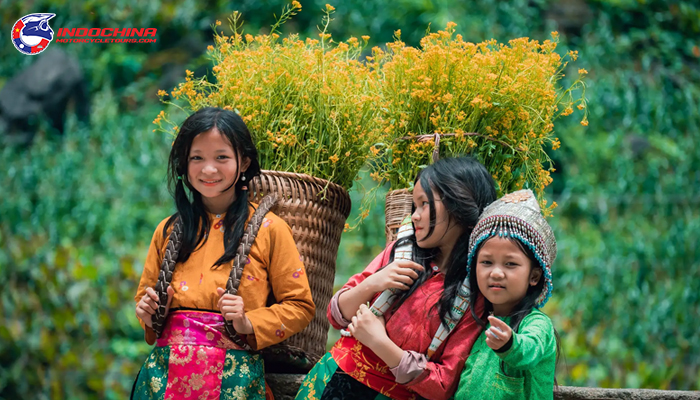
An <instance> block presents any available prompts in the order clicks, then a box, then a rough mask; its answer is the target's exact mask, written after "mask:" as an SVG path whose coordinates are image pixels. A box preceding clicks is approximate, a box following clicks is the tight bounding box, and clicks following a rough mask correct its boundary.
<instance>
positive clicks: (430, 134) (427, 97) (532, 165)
mask: <svg viewBox="0 0 700 400" xmlns="http://www.w3.org/2000/svg"><path fill="white" fill-rule="evenodd" d="M455 26H456V24H454V23H449V24H448V25H447V27H446V29H445V30H441V31H438V32H435V33H428V34H427V35H426V36H425V37H424V38H423V39H422V40H421V48H420V49H418V48H414V47H409V46H406V45H405V44H404V43H403V42H401V36H400V35H401V33H400V31H397V32H396V35H395V41H394V42H392V43H389V44H388V45H387V50H386V51H385V52H384V51H382V50H380V49H377V48H375V51H374V54H373V56H374V59H373V62H376V63H378V64H379V65H380V69H379V71H380V72H381V76H380V79H381V82H382V84H381V88H382V101H383V106H382V109H383V110H384V112H383V114H382V115H380V116H379V117H378V121H379V125H380V127H381V129H382V130H383V134H384V136H385V138H384V142H383V143H384V144H383V145H381V146H376V147H373V148H372V149H371V150H372V151H373V152H374V153H375V154H377V158H376V160H375V161H374V165H373V166H374V172H373V173H372V177H373V178H374V179H375V180H376V181H379V182H387V181H388V182H389V183H390V185H391V188H392V189H402V188H410V187H411V186H412V180H413V178H414V177H415V176H416V174H417V173H418V171H419V170H420V169H421V168H424V167H425V166H426V165H428V164H430V163H431V158H432V156H433V153H434V152H436V153H437V154H439V156H440V157H448V156H456V155H462V154H472V155H474V156H475V157H476V158H477V159H478V160H479V161H480V162H482V163H483V164H484V165H486V167H487V169H488V170H489V171H490V172H491V174H492V175H493V177H494V179H495V180H496V183H497V189H498V194H499V196H500V195H502V194H505V193H507V192H511V191H514V190H517V189H520V188H522V187H523V186H524V185H525V184H526V183H527V185H528V186H529V187H530V188H532V189H533V190H534V191H535V192H536V193H537V195H538V198H539V199H540V202H541V203H542V205H543V206H544V205H545V204H546V200H544V198H543V191H544V188H545V187H546V186H547V185H548V184H549V183H550V182H551V181H552V178H551V176H550V172H551V171H553V170H554V169H553V168H552V166H551V160H550V158H549V157H548V155H547V153H546V152H545V150H546V149H548V148H549V147H550V146H551V148H552V149H556V148H557V147H558V146H559V141H558V139H557V138H555V137H554V135H553V127H554V125H553V121H554V120H555V119H556V118H558V117H559V116H567V115H570V114H572V113H573V108H574V107H576V108H578V109H579V110H582V109H585V108H586V100H585V97H584V94H585V84H584V82H583V80H582V77H583V76H584V75H585V73H586V71H585V70H579V77H578V79H576V80H575V81H574V83H573V84H572V85H571V86H570V87H568V88H566V89H562V88H560V87H559V86H558V83H559V81H560V79H561V77H562V76H563V70H564V68H565V66H566V64H567V63H568V61H569V59H570V60H575V59H576V56H577V54H576V53H575V52H570V53H569V54H567V55H566V56H565V57H564V58H562V57H561V56H560V55H559V54H557V53H556V52H555V48H556V45H557V34H556V32H554V33H553V39H554V40H546V41H544V42H543V43H539V42H538V41H535V40H529V39H527V38H520V39H514V40H511V41H510V42H509V43H508V44H507V45H505V44H500V43H498V42H496V41H495V40H489V41H485V42H482V43H478V44H474V43H469V42H465V41H464V40H463V39H462V37H461V35H455ZM577 88H581V89H583V90H582V94H581V96H580V97H578V98H574V97H573V93H574V91H575V90H576V89H577ZM586 115H587V114H586V113H585V112H584V117H583V120H582V121H581V123H582V124H583V125H587V124H588V122H587V117H586ZM436 134H437V136H436ZM437 140H439V145H438V146H436V141H437ZM544 208H545V207H543V209H544ZM552 208H553V207H550V208H549V210H548V211H550V212H551V209H552Z"/></svg>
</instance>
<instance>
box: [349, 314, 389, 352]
mask: <svg viewBox="0 0 700 400" xmlns="http://www.w3.org/2000/svg"><path fill="white" fill-rule="evenodd" d="M348 330H349V331H350V333H351V334H352V335H353V336H354V337H355V339H357V340H359V341H360V342H361V343H362V344H364V345H365V346H367V347H369V348H372V347H375V346H376V345H377V344H378V343H381V342H382V341H383V340H385V339H388V336H387V334H386V322H385V321H384V317H377V316H376V315H374V313H373V312H372V311H370V309H369V308H368V307H367V306H366V305H364V304H362V305H361V306H360V309H359V310H357V313H356V315H355V316H354V317H352V322H351V323H350V325H348Z"/></svg>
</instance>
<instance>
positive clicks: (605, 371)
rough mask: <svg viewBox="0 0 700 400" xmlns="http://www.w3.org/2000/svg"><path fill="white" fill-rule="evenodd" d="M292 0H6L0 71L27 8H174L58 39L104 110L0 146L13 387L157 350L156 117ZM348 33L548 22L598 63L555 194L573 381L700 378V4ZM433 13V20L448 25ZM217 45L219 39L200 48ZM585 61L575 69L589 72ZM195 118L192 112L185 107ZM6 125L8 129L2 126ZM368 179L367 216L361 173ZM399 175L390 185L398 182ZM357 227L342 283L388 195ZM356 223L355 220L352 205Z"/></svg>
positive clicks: (373, 248) (651, 383)
mask: <svg viewBox="0 0 700 400" xmlns="http://www.w3.org/2000/svg"><path fill="white" fill-rule="evenodd" d="M325 2H326V1H315V2H311V1H302V3H303V7H304V10H303V11H302V13H301V14H299V15H298V16H297V17H296V18H295V19H294V20H292V21H290V22H289V23H287V24H286V25H285V29H288V30H293V31H298V32H301V33H302V34H305V35H309V36H315V35H316V33H317V31H316V25H317V24H318V23H319V21H320V15H321V8H322V6H323V4H325ZM282 4H283V2H281V1H253V0H243V1H240V2H236V3H228V2H224V1H220V0H217V1H209V2H204V3H197V2H193V1H187V2H184V3H181V2H174V1H155V2H135V1H133V0H118V1H117V2H116V3H107V2H103V1H96V0H91V1H86V2H65V1H59V0H43V1H36V2H11V1H8V0H0V8H2V10H3V13H2V16H1V17H0V23H1V25H2V29H0V43H5V45H3V46H2V47H1V48H0V86H1V85H3V84H4V82H6V81H7V79H9V78H10V77H11V76H12V75H13V74H15V73H17V72H18V71H20V70H21V69H22V68H23V67H25V66H27V65H29V64H30V63H31V62H32V61H34V58H33V57H27V56H23V55H21V54H20V53H18V52H17V51H15V49H14V48H13V47H12V46H11V45H9V35H8V33H9V32H10V26H11V25H12V24H13V23H14V21H15V20H16V19H17V18H19V17H21V16H23V15H25V14H28V13H31V12H54V13H56V14H57V16H56V18H54V20H52V26H53V28H54V30H57V28H58V27H150V26H153V27H157V28H158V30H159V35H158V42H157V43H156V44H148V45H140V44H139V45H137V44H112V45H88V44H59V43H55V42H54V43H52V44H51V46H52V47H54V46H55V47H60V48H62V49H64V50H65V51H67V52H70V53H71V54H73V55H75V56H76V57H77V58H78V59H79V60H80V61H81V64H82V66H83V68H84V70H85V73H86V77H87V79H88V81H89V83H90V87H91V95H92V110H93V111H92V115H91V121H92V124H91V126H90V128H79V127H78V124H77V122H76V121H75V118H74V117H69V119H68V123H67V129H66V132H67V133H66V134H65V135H64V137H56V136H55V135H54V134H52V133H51V132H50V131H48V129H47V128H46V127H43V128H42V132H41V133H40V134H39V135H38V136H37V138H36V140H35V143H34V145H33V146H32V147H31V148H3V149H1V150H0V165H2V168H1V169H0V171H2V172H1V173H0V188H2V199H1V200H0V283H1V284H2V285H3V290H2V292H0V309H2V320H0V365H1V368H0V399H16V398H37V399H47V398H52V399H53V398H71V399H93V398H106V399H121V398H125V397H126V396H127V394H128V392H129V390H130V388H131V383H132V382H133V378H134V377H135V375H136V372H137V371H138V368H139V366H140V364H141V362H142V361H143V360H144V358H145V356H146V354H147V353H148V351H149V347H148V346H147V345H146V344H145V343H144V342H143V340H142V331H141V329H140V327H139V326H138V324H137V322H136V319H135V317H134V306H133V305H134V303H133V300H132V299H133V294H134V292H135V289H136V284H137V281H138V278H139V276H140V273H141V269H142V265H143V260H144V258H145V253H146V249H147V245H148V242H149V240H150V238H151V235H152V233H153V229H154V228H155V226H156V224H157V223H158V222H159V221H160V220H161V219H162V218H164V217H165V216H167V215H168V214H169V213H171V212H172V211H173V205H172V201H171V200H170V198H169V195H168V193H167V191H166V188H165V160H166V157H167V153H168V151H169V149H170V141H171V138H169V137H163V136H162V135H157V134H153V133H152V132H151V130H152V128H153V127H152V125H151V123H150V122H151V120H152V119H153V118H154V117H155V116H156V114H157V113H158V111H159V110H160V109H161V106H160V105H159V104H157V103H156V99H157V97H156V95H155V91H156V90H157V89H166V90H167V89H170V88H171V86H173V85H174V83H176V81H177V79H180V77H182V76H184V70H185V68H189V69H192V70H195V71H196V73H197V74H198V75H204V74H206V72H207V66H208V62H207V60H206V59H205V58H204V57H202V55H201V51H203V49H204V48H206V44H207V43H209V42H211V36H212V35H211V28H210V25H211V24H213V23H214V22H215V21H216V20H217V19H219V20H222V21H225V20H226V17H227V15H229V13H230V12H231V11H233V9H234V8H235V9H238V10H240V11H242V12H243V16H244V18H245V19H246V20H247V28H246V29H247V30H248V31H249V32H254V31H255V30H257V29H260V28H263V29H264V28H265V27H269V25H270V24H271V23H272V21H273V20H274V17H273V14H274V13H279V10H281V8H282ZM334 5H335V6H336V8H337V13H336V14H335V16H336V18H337V19H338V20H339V21H336V23H334V24H333V26H334V28H335V29H336V31H334V32H333V35H334V37H336V38H339V39H341V38H345V37H347V36H349V35H355V36H359V35H363V34H368V35H370V36H371V37H372V39H371V40H372V41H374V43H375V44H379V43H382V42H386V41H389V40H391V38H392V36H393V34H394V31H395V30H396V29H401V30H402V38H403V39H404V40H405V41H406V42H407V43H409V44H413V45H416V44H417V43H416V40H417V39H418V38H420V37H422V35H423V33H424V31H425V29H427V27H428V25H429V24H432V26H433V27H435V28H438V27H442V26H444V25H445V23H446V22H447V21H450V20H452V21H455V22H457V24H458V27H457V30H458V32H459V33H461V34H463V35H464V37H465V39H466V40H470V41H482V40H484V39H488V38H491V37H494V38H496V39H498V40H508V39H510V38H514V37H520V36H529V37H532V38H536V39H540V40H542V39H545V38H547V37H549V31H550V30H557V29H558V30H559V32H560V34H561V37H562V41H561V45H560V46H561V51H562V52H564V51H566V50H568V49H572V50H578V51H579V56H580V60H579V62H577V63H576V64H577V65H578V66H579V67H583V68H586V69H587V70H588V71H589V75H590V79H589V85H590V86H589V88H588V98H589V100H590V102H589V105H590V109H589V121H590V125H589V126H588V127H585V128H584V127H582V126H580V125H577V124H576V123H571V122H569V123H566V122H563V123H561V124H559V125H556V126H555V131H556V133H557V135H558V136H559V138H560V140H561V143H562V148H561V149H560V150H557V151H555V152H552V153H551V156H552V157H553V159H554V160H555V162H556V165H555V166H556V168H557V172H556V174H555V175H554V183H553V184H552V185H551V186H550V193H549V197H550V198H552V199H553V200H555V201H557V203H558V204H559V207H558V208H557V209H555V216H554V217H553V218H551V219H550V221H551V223H552V225H553V226H554V229H555V233H556V234H557V237H558V243H559V249H560V250H559V258H558V259H557V261H556V263H555V266H554V274H555V292H554V298H553V301H551V302H550V303H549V304H548V305H547V307H546V308H545V311H546V312H547V313H549V314H550V315H551V316H552V317H553V320H554V322H555V325H556V327H557V329H558V330H559V332H560V334H561V337H562V346H563V350H564V356H565V359H564V360H563V361H564V362H562V363H561V364H560V369H559V373H558V378H559V382H560V384H564V385H588V386H603V387H646V388H667V389H684V390H698V389H700V357H699V355H700V321H699V320H698V318H697V316H698V315H700V279H698V277H699V276H700V261H698V260H700V254H699V252H698V246H697V238H698V237H699V236H700V211H698V209H699V206H700V152H699V151H698V150H697V149H696V148H695V146H696V144H697V143H698V142H699V140H700V49H698V46H700V40H699V39H700V6H698V5H697V2H694V1H669V2H665V1H659V0H588V1H585V0H566V1H558V2H555V1H549V0H529V1H525V0H509V1H502V2H491V1H486V0H473V1H470V2H452V1H448V0H432V1H424V0H399V1H395V2H382V1H369V2H368V1H362V2H361V1H359V0H348V1H345V2H343V4H334ZM435 28H433V30H435ZM198 49H201V50H198ZM574 72H575V71H571V72H570V73H569V75H571V76H574V75H575V74H574ZM181 117H184V115H183V116H181ZM3 134H5V133H4V132H0V135H3ZM358 183H359V184H358V185H356V189H354V190H353V192H352V193H351V197H352V199H353V206H354V210H353V215H352V216H351V219H353V218H354V217H355V216H356V215H357V208H358V206H359V203H360V202H361V200H362V195H363V192H362V189H361V188H362V187H363V186H365V187H367V188H369V187H370V186H371V185H372V182H371V180H369V179H368V178H367V177H366V176H364V177H363V178H362V180H361V181H360V182H358ZM380 193H381V191H380ZM378 200H379V201H378V202H377V203H375V205H373V208H372V210H371V214H370V217H369V218H368V219H367V220H365V222H364V224H363V225H361V226H360V227H359V228H358V229H355V230H353V231H350V232H347V233H345V234H344V235H343V239H342V242H341V248H340V251H339V256H338V273H337V275H336V286H339V285H342V284H343V283H344V282H345V281H346V280H347V278H348V277H349V276H350V275H352V274H353V273H356V272H359V271H360V270H361V269H362V268H364V266H365V265H366V264H367V263H368V262H369V261H370V260H371V259H372V258H373V257H374V255H375V254H376V253H377V252H378V251H379V250H380V249H381V248H382V247H383V246H384V231H383V206H384V205H383V201H381V200H382V199H381V197H380V198H379V199H378ZM349 222H352V221H349Z"/></svg>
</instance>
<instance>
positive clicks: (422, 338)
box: [296, 157, 496, 400]
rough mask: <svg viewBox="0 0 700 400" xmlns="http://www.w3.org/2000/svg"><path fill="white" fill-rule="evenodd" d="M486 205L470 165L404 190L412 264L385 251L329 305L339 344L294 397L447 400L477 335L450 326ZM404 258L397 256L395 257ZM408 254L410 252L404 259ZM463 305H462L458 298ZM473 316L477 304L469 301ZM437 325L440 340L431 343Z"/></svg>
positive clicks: (480, 179)
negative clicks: (389, 299)
mask: <svg viewBox="0 0 700 400" xmlns="http://www.w3.org/2000/svg"><path fill="white" fill-rule="evenodd" d="M495 198H496V192H495V189H494V182H493V179H492V178H491V175H490V174H489V173H488V171H487V170H486V168H484V166H483V165H481V164H480V163H478V162H477V161H475V160H474V159H472V158H469V157H463V158H449V159H442V160H440V161H438V162H436V163H435V164H433V165H431V166H429V167H427V168H425V169H424V170H422V171H421V173H420V174H419V175H418V177H416V180H415V185H414V189H413V214H412V221H413V227H414V232H415V233H414V235H413V236H411V237H410V238H409V239H408V240H409V241H410V242H411V243H412V244H414V245H415V246H413V251H412V253H413V254H412V259H413V261H409V260H405V259H401V258H403V257H399V254H398V251H397V252H396V253H397V254H396V256H397V257H396V259H394V255H395V254H394V253H395V250H396V249H397V248H404V247H405V246H404V245H405V243H404V242H402V241H401V240H399V241H397V242H396V243H393V244H390V245H389V246H388V247H387V248H386V249H385V250H384V251H383V252H382V253H381V254H380V255H379V256H377V257H376V258H375V259H374V261H372V263H370V265H369V266H368V267H367V268H366V269H365V270H364V271H363V272H362V273H360V274H357V275H355V276H353V277H352V278H351V279H350V281H349V282H348V283H346V284H345V285H344V286H343V287H342V289H340V290H339V291H338V293H336V294H335V296H334V297H333V298H332V299H331V303H330V305H329V307H328V311H327V314H328V318H329V320H330V322H331V324H332V325H333V326H334V327H335V328H336V329H342V328H347V330H348V331H349V332H350V333H351V334H352V335H351V336H347V337H342V338H341V339H340V340H338V342H336V344H335V345H334V346H333V348H332V350H331V351H330V352H329V353H327V354H326V355H325V356H324V357H323V358H322V359H321V360H320V361H319V362H318V363H317V364H316V366H314V368H313V369H312V370H311V371H310V372H309V374H307V376H306V378H305V380H304V382H303V383H302V386H301V388H300V390H299V392H298V393H297V396H296V398H297V399H298V400H308V399H323V400H332V399H338V400H343V399H362V400H366V399H387V398H391V399H417V398H418V397H419V396H422V397H423V398H427V399H447V398H449V397H450V396H452V394H453V393H454V392H455V390H456V388H457V383H458V378H459V373H460V372H461V370H462V368H463V366H464V362H465V360H466V358H467V355H468V354H469V351H470V350H471V346H472V344H473V343H474V341H475V340H476V338H477V337H478V335H479V333H481V327H480V326H479V325H478V324H477V323H476V322H475V321H474V320H472V319H470V318H469V319H468V318H464V319H463V321H460V322H459V323H458V324H456V326H454V325H450V324H449V320H450V319H451V316H450V315H451V310H452V307H453V305H454V304H455V300H456V299H458V298H459V296H460V295H462V296H463V295H465V294H464V293H462V292H460V288H461V286H462V283H463V281H464V279H465V278H466V270H465V269H464V265H465V264H466V262H467V247H466V246H465V245H462V243H464V244H466V243H467V242H468V239H469V235H470V233H471V230H472V227H473V226H474V225H476V222H477V220H478V216H479V214H481V212H482V210H483V209H484V207H486V205H488V204H489V203H491V202H492V201H493V200H494V199H495ZM400 252H401V253H404V251H403V250H401V251H400ZM409 254H410V252H409ZM387 289H399V290H400V292H399V294H398V298H397V299H396V301H395V302H394V303H393V304H392V305H391V306H390V307H389V309H388V310H386V311H385V312H384V314H383V317H382V318H379V317H377V316H376V315H375V314H374V313H373V312H372V311H370V309H369V308H368V307H367V304H371V303H372V302H373V301H374V300H375V299H377V297H379V295H380V293H382V292H383V291H385V290H387ZM465 302H466V299H465ZM476 309H477V312H479V313H481V312H482V310H483V301H482V300H479V301H477V302H476ZM443 325H446V326H448V328H447V329H446V332H445V334H443V335H439V336H438V335H437V333H438V330H439V329H441V327H442V326H443Z"/></svg>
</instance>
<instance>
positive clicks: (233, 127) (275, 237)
mask: <svg viewBox="0 0 700 400" xmlns="http://www.w3.org/2000/svg"><path fill="white" fill-rule="evenodd" d="M168 167H169V175H170V176H169V178H170V183H171V187H172V186H174V190H173V192H174V198H175V204H176V206H177V213H175V214H174V215H172V216H170V217H169V218H166V219H164V220H163V221H162V222H161V223H160V224H159V225H158V227H157V228H156V231H155V233H154V234H153V240H152V241H151V245H150V248H149V250H148V256H147V258H146V262H145V265H144V270H143V274H142V276H141V281H140V283H139V287H138V291H137V293H136V296H135V300H136V303H137V304H136V315H137V316H138V319H139V322H140V323H141V326H142V327H143V328H144V330H145V338H146V342H147V343H148V344H154V343H155V344H156V347H155V348H154V349H153V351H152V353H151V355H150V357H149V358H148V359H147V360H146V362H145V363H144V365H143V367H142V368H141V371H140V373H139V376H138V378H137V380H136V382H135V384H134V389H133V392H132V398H134V399H171V398H190V399H219V398H247V399H263V398H265V396H266V387H265V381H264V366H263V361H262V358H261V357H260V355H259V354H255V353H254V352H252V351H247V350H244V348H247V349H249V350H260V349H262V348H265V347H267V346H270V345H273V344H276V343H279V342H281V341H282V340H283V339H285V338H288V337H289V336H291V335H293V334H295V333H297V332H299V331H301V330H302V329H304V328H305V327H306V326H307V325H308V324H309V322H310V321H311V318H312V316H313V314H314V304H313V301H312V299H311V290H310V288H309V283H308V281H307V279H306V274H299V273H298V272H297V271H299V270H300V269H303V268H304V265H303V264H302V262H301V261H300V257H299V253H298V251H297V248H296V245H295V243H294V239H293V238H292V233H291V229H290V228H289V226H288V225H287V224H286V223H285V222H284V221H283V220H282V219H280V218H279V217H277V216H276V215H274V214H273V213H267V214H266V215H265V216H264V218H265V219H264V222H263V223H262V225H261V226H260V229H259V231H258V233H257V237H256V239H255V242H254V243H253V244H252V246H251V248H250V253H249V255H248V258H247V259H246V260H245V261H242V260H239V261H238V263H239V265H243V272H242V276H240V286H239V288H238V295H232V294H224V293H225V291H224V288H226V283H227V281H228V279H229V274H230V272H231V268H232V266H231V265H232V261H233V260H234V257H235V255H236V252H237V249H238V246H239V242H241V237H242V236H243V233H244V229H245V228H246V224H247V223H248V221H249V219H250V218H251V214H252V213H253V212H254V211H255V209H256V208H257V207H258V206H257V205H255V204H252V203H249V202H248V188H247V184H248V183H249V182H250V180H251V179H253V177H255V176H257V175H259V174H260V167H259V165H258V159H257V151H256V149H255V146H254V145H253V142H252V140H251V137H250V133H249V132H248V129H247V127H246V126H245V124H244V123H243V120H242V119H241V118H240V117H239V116H238V115H237V114H235V113H233V112H231V111H227V110H223V109H220V108H204V109H201V110H199V111H197V112H196V113H194V114H192V115H191V116H190V117H189V118H187V120H185V122H184V123H183V124H182V127H181V128H180V131H179V133H178V135H177V137H176V139H175V142H174V143H173V146H172V150H171V152H170V159H169V165H168ZM188 192H189V195H188ZM177 223H179V224H181V225H178V226H182V232H181V235H179V236H178V237H171V232H172V231H173V230H174V226H176V224H177ZM173 236H176V235H173ZM169 242H173V243H175V242H180V243H179V244H178V245H179V253H173V249H172V248H171V247H169V246H172V245H173V243H171V244H170V245H169V244H168V243H169ZM166 247H167V248H166ZM173 254H177V255H176V256H174V257H175V258H176V260H175V261H176V263H175V267H174V271H173V272H172V278H171V280H170V282H171V284H170V285H169V286H167V296H166V290H165V288H163V289H161V293H156V290H154V286H156V282H157V281H159V274H161V273H163V274H166V275H167V273H165V272H163V271H161V264H162V263H163V264H165V263H164V258H166V259H167V258H172V257H173ZM166 261H167V260H166ZM159 286H162V285H160V284H159ZM268 295H274V299H276V303H275V304H273V305H272V306H267V303H266V302H267V300H268ZM160 296H163V297H160ZM159 298H160V299H167V302H163V303H166V304H165V307H164V308H163V309H164V310H165V311H164V314H165V316H166V317H165V320H164V321H165V322H164V324H163V325H161V324H160V323H159V322H158V321H157V320H158V319H159V318H154V316H157V315H156V314H157V313H156V310H158V309H159V306H161V305H162V304H160V303H161V302H160V301H159ZM225 320H228V321H231V322H232V325H233V328H234V329H235V332H237V334H238V335H234V336H233V337H232V336H230V335H229V334H228V333H227V331H226V330H225V329H224V325H225ZM161 328H162V332H158V330H160V329H161ZM158 333H160V336H158ZM242 345H243V346H242ZM269 394H270V393H268V395H269Z"/></svg>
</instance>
